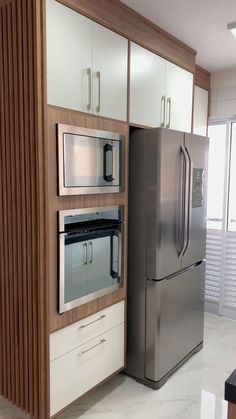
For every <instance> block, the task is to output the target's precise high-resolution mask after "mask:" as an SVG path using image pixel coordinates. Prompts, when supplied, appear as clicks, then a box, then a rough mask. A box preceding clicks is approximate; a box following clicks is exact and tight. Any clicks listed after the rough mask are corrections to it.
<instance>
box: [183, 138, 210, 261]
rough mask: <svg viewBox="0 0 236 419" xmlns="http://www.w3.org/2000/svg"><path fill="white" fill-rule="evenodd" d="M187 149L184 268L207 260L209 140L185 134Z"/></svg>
mask: <svg viewBox="0 0 236 419" xmlns="http://www.w3.org/2000/svg"><path fill="white" fill-rule="evenodd" d="M185 148H186V151H187V153H188V157H189V163H190V166H189V167H190V176H189V202H188V204H189V214H188V225H187V227H188V243H187V244H188V245H187V247H186V251H185V254H184V256H183V257H182V268H186V267H188V266H191V265H193V264H195V263H196V262H199V261H201V260H202V259H204V258H205V251H206V180H207V159H208V139H206V138H205V137H200V136H198V135H192V134H185Z"/></svg>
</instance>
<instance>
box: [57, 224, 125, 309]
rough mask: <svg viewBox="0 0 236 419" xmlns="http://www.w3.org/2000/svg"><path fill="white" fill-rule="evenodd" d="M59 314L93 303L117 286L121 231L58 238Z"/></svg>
mask: <svg viewBox="0 0 236 419" xmlns="http://www.w3.org/2000/svg"><path fill="white" fill-rule="evenodd" d="M59 277H60V287H59V290H60V296H59V313H60V314H61V313H63V312H64V311H67V310H70V309H72V308H74V307H77V306H79V305H81V304H84V303H86V302H89V301H91V300H94V299H95V298H98V297H100V296H102V295H105V294H108V293H110V292H112V291H114V290H115V289H117V288H119V287H120V286H121V285H122V284H121V282H122V281H121V231H120V230H119V229H118V228H117V229H116V228H114V229H113V228H112V229H108V230H99V231H97V230H96V231H94V232H89V233H86V234H81V233H72V234H65V233H62V234H60V275H59Z"/></svg>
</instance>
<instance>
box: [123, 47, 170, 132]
mask: <svg viewBox="0 0 236 419" xmlns="http://www.w3.org/2000/svg"><path fill="white" fill-rule="evenodd" d="M130 72H131V77H130V121H131V122H133V123H136V124H140V125H147V126H151V127H154V126H158V127H160V126H162V125H163V126H164V123H165V112H164V109H165V84H166V61H165V60H163V59H162V58H160V57H158V55H156V54H153V53H152V52H150V51H148V50H147V49H145V48H142V47H140V46H139V45H136V44H134V43H131V62H130Z"/></svg>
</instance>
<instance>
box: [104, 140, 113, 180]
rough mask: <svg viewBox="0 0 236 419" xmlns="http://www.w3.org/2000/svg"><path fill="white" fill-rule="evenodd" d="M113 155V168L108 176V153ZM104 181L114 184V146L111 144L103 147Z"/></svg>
mask: <svg viewBox="0 0 236 419" xmlns="http://www.w3.org/2000/svg"><path fill="white" fill-rule="evenodd" d="M109 151H110V152H111V153H112V166H111V173H110V174H109V175H107V153H108V152H109ZM103 179H104V180H105V181H106V182H112V181H113V180H114V177H113V146H112V145H111V144H109V143H107V144H105V145H104V147H103Z"/></svg>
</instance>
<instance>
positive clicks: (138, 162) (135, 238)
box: [126, 130, 147, 379]
mask: <svg viewBox="0 0 236 419" xmlns="http://www.w3.org/2000/svg"><path fill="white" fill-rule="evenodd" d="M146 154H147V130H145V131H144V130H138V131H135V132H134V133H133V134H132V135H131V138H130V152H129V156H130V164H129V182H130V187H129V235H128V238H129V251H128V254H129V258H128V279H129V280H128V300H129V303H128V305H127V311H128V313H127V317H128V320H127V329H128V331H127V368H126V373H127V374H130V375H132V376H135V377H137V378H140V379H142V378H143V377H144V370H145V360H144V355H145V247H146V241H145V237H146V222H147V216H146V180H147V173H146V170H147V169H146V166H147V165H146Z"/></svg>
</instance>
